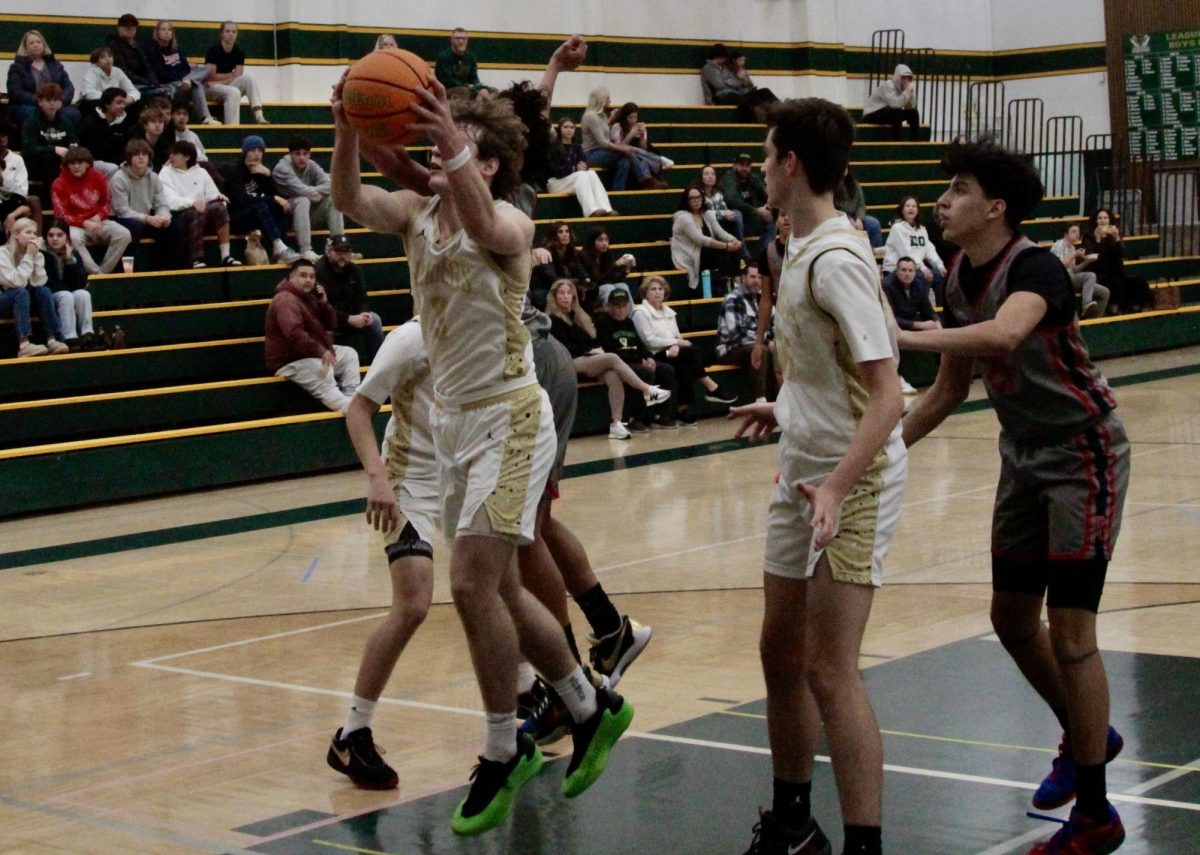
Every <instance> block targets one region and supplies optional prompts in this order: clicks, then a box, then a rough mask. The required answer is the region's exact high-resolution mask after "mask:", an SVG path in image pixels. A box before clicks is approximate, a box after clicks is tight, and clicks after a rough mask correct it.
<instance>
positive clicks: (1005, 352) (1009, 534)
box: [899, 142, 1129, 855]
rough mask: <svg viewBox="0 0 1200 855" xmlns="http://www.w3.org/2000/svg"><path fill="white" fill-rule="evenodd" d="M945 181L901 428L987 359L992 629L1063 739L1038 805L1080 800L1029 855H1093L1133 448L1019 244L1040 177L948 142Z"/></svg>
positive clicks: (1041, 264) (1024, 243) (1060, 273)
mask: <svg viewBox="0 0 1200 855" xmlns="http://www.w3.org/2000/svg"><path fill="white" fill-rule="evenodd" d="M942 169H943V170H944V171H945V172H946V173H947V174H948V175H950V176H951V179H950V187H949V189H948V190H947V191H946V192H945V193H943V194H942V196H941V198H940V199H938V203H937V217H938V220H939V221H940V223H941V226H942V231H943V233H944V234H945V235H946V238H947V239H948V240H951V241H954V242H955V243H956V244H958V245H959V246H961V247H962V252H961V253H960V254H959V255H958V257H957V258H956V259H955V260H954V262H953V263H952V264H951V266H950V275H949V277H948V279H947V283H946V311H945V313H944V314H945V317H944V318H943V324H944V326H945V328H944V329H940V330H925V331H922V332H919V333H906V332H901V333H900V334H899V341H900V346H901V348H908V349H912V350H925V351H932V352H935V353H941V354H942V355H943V356H942V363H941V367H940V368H939V370H938V375H937V380H936V381H935V382H934V384H933V386H932V387H931V388H930V389H929V391H928V392H927V393H926V394H925V395H924V396H922V397H921V399H920V400H919V401H918V402H917V404H916V405H915V406H914V407H913V409H912V411H911V412H910V413H909V414H908V415H907V416H906V417H905V419H904V423H903V424H904V441H905V443H906V444H907V445H912V444H913V443H914V442H916V441H917V440H919V439H920V438H921V437H923V436H925V434H927V433H929V431H931V430H933V429H934V428H935V427H937V426H938V425H939V424H941V422H942V421H943V420H944V419H945V418H946V416H948V415H949V414H950V413H951V412H953V410H954V408H955V407H957V406H958V404H959V403H961V402H962V401H963V400H964V399H965V398H966V396H967V392H968V390H969V388H970V384H971V376H972V371H973V366H974V361H975V359H982V360H985V370H984V374H983V381H984V387H985V388H986V390H987V394H988V398H989V399H990V400H991V402H992V405H993V407H995V410H996V416H997V417H998V418H999V420H1000V428H1001V432H1000V463H1001V468H1000V484H999V487H998V489H997V492H996V507H995V511H994V513H993V517H992V589H993V592H992V625H993V626H994V627H995V630H996V634H997V635H998V636H999V637H1000V641H1001V643H1003V645H1004V647H1005V649H1006V650H1007V651H1008V652H1009V655H1011V656H1012V658H1013V660H1014V661H1015V662H1016V663H1017V666H1018V667H1019V668H1020V669H1021V673H1022V674H1024V675H1025V678H1026V679H1027V680H1028V681H1029V683H1030V684H1031V685H1032V686H1033V688H1034V689H1036V690H1037V692H1038V694H1039V695H1041V696H1042V698H1043V699H1044V700H1045V701H1046V703H1047V704H1049V705H1050V708H1051V709H1052V710H1053V711H1054V714H1055V715H1056V716H1057V717H1058V720H1059V722H1061V724H1062V727H1063V730H1064V732H1065V733H1064V736H1063V741H1062V745H1061V746H1060V747H1059V756H1058V758H1057V759H1056V760H1055V761H1054V768H1053V770H1052V771H1051V773H1050V775H1049V776H1048V777H1047V778H1046V780H1045V781H1043V782H1042V784H1041V786H1040V787H1039V788H1038V790H1037V792H1036V793H1035V794H1034V797H1033V803H1034V805H1035V806H1037V807H1040V808H1052V807H1058V806H1060V805H1063V804H1066V803H1067V802H1069V801H1070V800H1071V799H1072V798H1073V797H1075V794H1076V790H1078V799H1077V801H1076V804H1075V807H1074V808H1073V809H1072V811H1071V817H1070V821H1069V822H1068V823H1067V824H1066V825H1065V826H1064V827H1063V828H1062V830H1060V831H1059V832H1058V833H1057V834H1055V835H1054V836H1053V837H1052V838H1051V839H1050V840H1048V841H1046V842H1044V843H1041V844H1039V845H1037V846H1035V847H1034V848H1033V850H1031V855H1100V853H1107V852H1112V851H1114V850H1115V849H1117V848H1118V847H1119V846H1120V845H1121V843H1122V841H1123V840H1124V839H1125V831H1124V828H1123V827H1122V825H1121V819H1120V817H1119V816H1117V812H1116V811H1115V810H1114V809H1113V807H1112V805H1110V804H1109V803H1108V801H1107V790H1106V783H1105V770H1104V766H1105V763H1106V762H1107V761H1109V760H1111V759H1112V758H1113V757H1115V756H1116V755H1117V753H1118V752H1119V751H1120V750H1121V747H1122V745H1123V742H1122V740H1121V737H1120V736H1119V735H1118V734H1117V732H1116V731H1115V730H1113V729H1112V728H1111V727H1110V726H1109V723H1108V705H1109V695H1108V681H1107V678H1106V676H1105V672H1104V663H1103V662H1102V661H1101V659H1100V650H1099V647H1098V645H1097V642H1096V613H1097V611H1098V609H1099V606H1100V595H1101V592H1102V590H1103V588H1104V577H1105V574H1106V572H1107V570H1108V562H1109V559H1110V558H1111V557H1112V550H1113V544H1114V542H1115V541H1116V537H1117V531H1118V529H1119V527H1120V522H1121V509H1122V505H1123V503H1124V500H1125V489H1126V486H1127V484H1128V482H1129V443H1128V440H1127V439H1126V437H1125V429H1124V427H1123V426H1122V424H1121V421H1120V419H1118V418H1117V416H1116V414H1115V413H1114V412H1113V409H1114V408H1115V407H1116V402H1115V401H1114V400H1113V396H1112V392H1111V391H1110V389H1109V387H1108V383H1107V382H1106V381H1105V379H1104V377H1103V376H1102V375H1101V374H1100V372H1099V371H1098V370H1097V369H1096V368H1095V366H1093V365H1092V363H1091V360H1090V359H1089V357H1088V352H1087V347H1086V346H1085V345H1084V343H1083V340H1082V338H1081V337H1080V334H1079V326H1078V325H1077V323H1076V321H1075V297H1074V292H1073V290H1072V288H1071V281H1070V279H1069V278H1068V277H1067V275H1066V271H1065V269H1064V268H1063V267H1062V265H1061V264H1056V263H1055V262H1056V261H1057V259H1056V258H1054V256H1052V255H1051V254H1050V253H1049V252H1047V251H1046V250H1044V249H1040V248H1038V247H1037V245H1036V244H1034V243H1033V242H1032V241H1030V240H1029V239H1028V238H1026V237H1025V236H1024V235H1022V234H1021V233H1020V232H1019V231H1018V228H1019V226H1020V223H1021V221H1022V220H1023V219H1024V218H1025V217H1027V216H1029V214H1030V213H1032V212H1033V209H1034V208H1035V207H1036V206H1037V204H1038V203H1039V202H1040V201H1041V199H1042V194H1043V192H1044V191H1043V188H1042V183H1041V180H1040V179H1039V178H1038V175H1037V172H1036V171H1035V170H1034V168H1033V167H1032V166H1031V165H1030V164H1029V163H1028V162H1027V161H1026V160H1025V159H1024V158H1022V157H1020V156H1018V155H1016V154H1013V153H1011V152H1008V151H1005V150H1003V149H1001V148H1000V147H998V146H996V145H994V144H991V143H987V142H978V143H969V144H967V143H962V144H954V145H952V146H951V147H950V150H949V151H948V152H947V154H946V156H945V157H944V158H943V159H942ZM1043 598H1044V599H1045V601H1046V605H1047V606H1048V614H1049V621H1050V625H1049V630H1048V631H1047V628H1046V626H1045V625H1044V624H1043V623H1042V600H1043Z"/></svg>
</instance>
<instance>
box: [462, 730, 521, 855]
mask: <svg viewBox="0 0 1200 855" xmlns="http://www.w3.org/2000/svg"><path fill="white" fill-rule="evenodd" d="M541 769H542V751H541V749H540V748H538V747H537V745H535V744H534V741H533V740H532V739H531V738H530V737H529V736H528V735H527V734H524V733H522V734H518V735H517V753H516V755H515V756H514V757H513V758H512V759H511V760H509V761H508V762H507V763H499V762H497V761H495V760H485V759H483V758H482V757H480V758H479V765H478V766H476V767H475V771H474V772H472V773H471V782H472V783H471V789H470V791H469V792H468V793H467V797H466V798H465V799H463V800H462V801H461V802H460V803H459V805H458V807H456V808H455V809H454V816H453V817H451V819H450V828H451V829H453V831H454V833H455V834H462V835H464V836H470V835H474V834H483V833H484V832H485V831H489V830H491V829H493V828H495V827H496V826H497V825H500V824H501V823H502V822H504V820H506V819H508V815H509V813H511V812H512V806H513V799H515V798H516V796H517V791H518V790H520V789H521V787H522V785H523V784H524V783H525V782H526V781H528V780H529V779H531V778H533V777H534V776H535V775H537V773H538V772H540V771H541Z"/></svg>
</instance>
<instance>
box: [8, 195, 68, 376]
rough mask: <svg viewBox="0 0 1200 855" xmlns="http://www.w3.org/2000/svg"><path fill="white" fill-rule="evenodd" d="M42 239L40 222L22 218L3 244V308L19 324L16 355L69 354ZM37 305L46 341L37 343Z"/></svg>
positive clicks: (20, 356)
mask: <svg viewBox="0 0 1200 855" xmlns="http://www.w3.org/2000/svg"><path fill="white" fill-rule="evenodd" d="M41 249H42V239H41V238H39V237H38V225H37V223H35V222H34V221H33V220H30V219H28V218H22V219H20V220H17V221H16V222H15V223H14V224H13V230H12V235H10V236H9V238H8V241H7V242H6V243H5V244H4V246H2V247H0V311H8V310H11V311H12V315H13V320H14V321H16V324H17V357H18V358H22V357H27V356H43V355H45V354H46V353H52V354H55V353H66V352H67V350H68V348H67V346H66V345H65V344H63V343H62V329H61V328H60V327H59V323H58V312H57V311H56V310H55V308H54V296H53V295H52V294H51V293H50V289H49V288H47V287H46V262H45V259H43V258H42V253H41ZM31 304H32V305H36V306H37V310H38V316H39V317H40V318H41V320H42V330H43V331H44V332H45V333H46V344H45V346H44V347H43V346H42V345H40V344H34V343H33V342H31V341H30V340H29V337H30V336H31V335H33V326H32V324H31V322H30V317H29V309H30V305H31Z"/></svg>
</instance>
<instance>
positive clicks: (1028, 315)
mask: <svg viewBox="0 0 1200 855" xmlns="http://www.w3.org/2000/svg"><path fill="white" fill-rule="evenodd" d="M1046 310H1047V305H1046V301H1045V299H1044V298H1042V297H1041V296H1040V295H1038V294H1035V293H1033V292H1032V291H1016V292H1014V293H1012V294H1010V295H1009V296H1008V298H1007V299H1006V300H1005V301H1004V305H1002V306H1001V307H1000V311H999V312H997V313H996V317H995V318H993V319H992V320H990V321H983V322H982V323H978V324H972V325H970V326H967V327H954V328H950V329H937V330H921V331H919V332H907V331H903V330H902V331H901V332H900V333H899V334H898V335H897V337H896V338H897V342H898V343H899V345H900V349H901V350H923V351H926V352H928V353H945V354H949V355H951V356H1007V355H1008V354H1010V353H1012V352H1013V351H1014V350H1016V349H1017V348H1018V347H1019V346H1020V345H1021V342H1023V341H1024V340H1025V339H1026V338H1028V337H1029V334H1030V333H1032V332H1033V331H1034V330H1035V329H1037V325H1038V324H1039V323H1041V320H1042V318H1044V317H1045V316H1046Z"/></svg>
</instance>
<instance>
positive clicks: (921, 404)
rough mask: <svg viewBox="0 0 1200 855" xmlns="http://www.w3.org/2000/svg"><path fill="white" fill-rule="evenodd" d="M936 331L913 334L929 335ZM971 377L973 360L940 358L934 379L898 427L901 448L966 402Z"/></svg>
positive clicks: (938, 423)
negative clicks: (902, 433) (939, 364)
mask: <svg viewBox="0 0 1200 855" xmlns="http://www.w3.org/2000/svg"><path fill="white" fill-rule="evenodd" d="M933 332H937V330H928V331H926V332H921V333H916V335H929V334H930V333H933ZM974 373H975V360H974V359H972V358H970V357H969V356H943V357H942V364H941V366H940V367H939V368H938V373H937V379H936V380H934V381H933V385H932V386H930V387H929V389H927V390H926V391H925V394H924V395H922V396H921V397H920V398H918V399H917V402H916V403H915V404H914V405H913V408H912V409H911V410H909V411H908V415H906V416H905V417H904V421H903V422H901V425H902V427H903V430H904V444H905V445H908V446H911V445H912V444H913V443H915V442H917V441H918V440H919V439H921V438H922V437H923V436H925V434H927V433H929V432H930V431H931V430H933V429H934V428H935V427H937V426H938V425H940V424H941V423H942V422H943V421H945V420H946V417H947V416H948V415H950V414H951V413H952V412H954V410H955V408H956V407H957V406H958V405H959V404H961V403H962V402H963V401H965V400H966V399H967V394H968V393H969V392H970V391H971V376H972V375H973V374H974Z"/></svg>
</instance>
